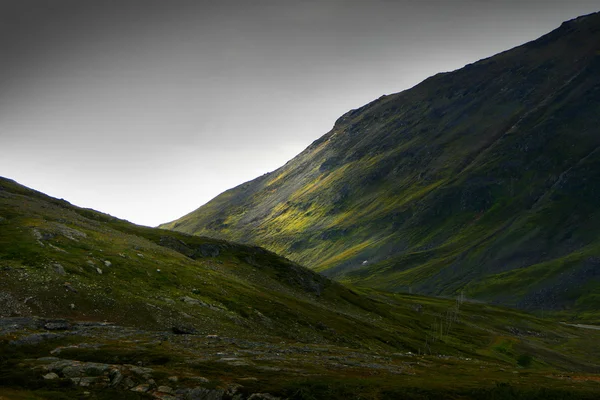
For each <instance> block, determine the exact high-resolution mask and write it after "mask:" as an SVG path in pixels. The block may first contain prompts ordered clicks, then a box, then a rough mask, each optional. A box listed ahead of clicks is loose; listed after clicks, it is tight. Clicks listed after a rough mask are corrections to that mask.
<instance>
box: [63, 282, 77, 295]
mask: <svg viewBox="0 0 600 400" xmlns="http://www.w3.org/2000/svg"><path fill="white" fill-rule="evenodd" d="M63 286H64V287H65V289H67V290H68V291H70V292H73V293H77V289H75V288H74V287H73V286H71V283H70V282H65V283H63Z"/></svg>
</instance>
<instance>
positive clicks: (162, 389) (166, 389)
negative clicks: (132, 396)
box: [156, 386, 175, 394]
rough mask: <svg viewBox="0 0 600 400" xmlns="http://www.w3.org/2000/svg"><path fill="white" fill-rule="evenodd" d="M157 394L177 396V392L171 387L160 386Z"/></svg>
mask: <svg viewBox="0 0 600 400" xmlns="http://www.w3.org/2000/svg"><path fill="white" fill-rule="evenodd" d="M156 391H157V392H160V393H166V394H175V391H174V390H173V389H172V388H171V387H169V386H159V387H158V388H157V389H156Z"/></svg>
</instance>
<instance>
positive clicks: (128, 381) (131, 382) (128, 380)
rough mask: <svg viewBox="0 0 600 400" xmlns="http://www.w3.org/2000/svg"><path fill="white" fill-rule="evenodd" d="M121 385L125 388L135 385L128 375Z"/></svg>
mask: <svg viewBox="0 0 600 400" xmlns="http://www.w3.org/2000/svg"><path fill="white" fill-rule="evenodd" d="M123 386H125V388H126V389H129V388H132V387H134V386H135V382H134V381H133V379H131V378H130V377H127V378H125V380H124V381H123Z"/></svg>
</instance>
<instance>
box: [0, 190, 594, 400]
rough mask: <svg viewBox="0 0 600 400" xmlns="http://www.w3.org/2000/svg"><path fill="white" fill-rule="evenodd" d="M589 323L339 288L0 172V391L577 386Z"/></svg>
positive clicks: (460, 394) (585, 382)
mask: <svg viewBox="0 0 600 400" xmlns="http://www.w3.org/2000/svg"><path fill="white" fill-rule="evenodd" d="M572 321H575V320H572ZM599 340H600V331H595V330H589V329H583V328H578V327H574V326H569V325H567V324H560V323H558V322H556V321H551V320H542V319H538V318H534V317H532V316H531V315H527V314H525V313H522V312H516V311H512V310H507V309H501V308H496V307H492V306H488V305H485V304H476V303H469V302H463V301H462V299H460V298H459V299H436V298H426V297H423V296H416V295H407V294H391V293H384V292H378V291H375V290H366V289H355V290H350V289H348V288H346V287H344V286H343V285H341V284H339V283H335V282H332V281H330V280H329V279H327V278H325V277H323V276H321V275H319V274H317V273H315V272H313V271H310V270H308V269H305V268H303V267H301V266H299V265H297V264H295V263H293V262H291V261H289V260H287V259H284V258H282V257H279V256H277V255H275V254H273V253H271V252H269V251H266V250H263V249H261V248H258V247H250V246H245V245H239V244H235V243H230V242H225V241H222V240H216V239H208V238H202V237H197V236H191V235H186V234H182V233H178V232H173V231H167V230H161V229H152V228H146V227H140V226H136V225H133V224H131V223H128V222H127V221H123V220H120V219H117V218H114V217H111V216H109V215H106V214H102V213H99V212H96V211H94V210H89V209H82V208H79V207H75V206H73V205H71V204H69V203H68V202H66V201H64V200H58V199H54V198H51V197H48V196H46V195H44V194H42V193H39V192H36V191H34V190H31V189H28V188H26V187H23V186H21V185H19V184H17V183H15V182H13V181H10V180H7V179H4V178H0V398H1V399H7V400H8V399H10V400H12V399H15V400H21V399H32V400H39V399H53V400H57V399H65V400H67V399H69V400H70V399H75V398H84V399H107V400H108V399H115V398H117V399H162V400H207V399H210V400H233V399H235V400H248V399H252V400H277V399H296V400H301V399H328V400H331V399H333V400H336V399H339V400H341V399H353V398H377V399H382V400H383V399H397V398H403V399H424V398H460V399H488V398H503V399H504V398H506V399H513V398H514V399H516V398H532V399H540V400H541V399H548V398H569V399H589V400H591V399H594V398H597V396H596V395H597V390H598V388H597V383H596V381H598V380H600V375H599V373H600V349H598V347H597V346H594V344H595V343H597V342H598V341H599ZM456 371H460V373H457V372H456ZM496 382H497V383H498V384H496ZM511 396H512V397H511Z"/></svg>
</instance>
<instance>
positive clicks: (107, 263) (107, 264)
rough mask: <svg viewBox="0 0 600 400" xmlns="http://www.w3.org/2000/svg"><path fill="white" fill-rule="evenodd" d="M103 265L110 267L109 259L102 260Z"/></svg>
mask: <svg viewBox="0 0 600 400" xmlns="http://www.w3.org/2000/svg"><path fill="white" fill-rule="evenodd" d="M104 265H105V266H106V267H110V266H111V265H112V263H111V262H110V261H108V260H104Z"/></svg>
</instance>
